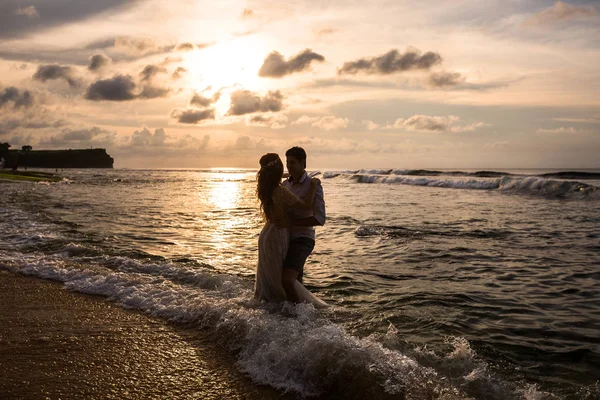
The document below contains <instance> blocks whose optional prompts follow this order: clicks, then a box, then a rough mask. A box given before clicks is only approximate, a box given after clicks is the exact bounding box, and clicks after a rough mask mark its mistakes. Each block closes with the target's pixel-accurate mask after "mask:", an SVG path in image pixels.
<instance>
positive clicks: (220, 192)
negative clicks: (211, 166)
mask: <svg viewBox="0 0 600 400" xmlns="http://www.w3.org/2000/svg"><path fill="white" fill-rule="evenodd" d="M228 175H231V176H227V177H225V178H223V179H222V180H215V181H214V182H212V187H211V189H210V192H209V194H208V200H209V202H210V203H211V204H213V205H214V206H215V207H216V208H218V209H221V210H227V209H231V208H234V207H235V206H237V204H238V202H239V200H240V199H239V197H240V182H239V180H240V179H241V178H242V177H244V175H243V174H228Z"/></svg>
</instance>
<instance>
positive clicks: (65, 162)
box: [4, 149, 114, 168]
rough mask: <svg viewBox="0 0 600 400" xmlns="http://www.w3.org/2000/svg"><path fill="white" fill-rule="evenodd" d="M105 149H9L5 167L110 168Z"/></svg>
mask: <svg viewBox="0 0 600 400" xmlns="http://www.w3.org/2000/svg"><path fill="white" fill-rule="evenodd" d="M113 163H114V160H113V158H112V157H111V156H109V155H108V153H106V149H80V150H77V149H75V150H71V149H69V150H31V151H21V150H9V151H8V156H7V159H6V164H5V166H4V167H5V168H13V167H14V166H15V165H17V166H18V168H23V167H25V166H27V167H31V168H112V167H113Z"/></svg>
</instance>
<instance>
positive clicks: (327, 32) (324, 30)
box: [313, 27, 337, 37]
mask: <svg viewBox="0 0 600 400" xmlns="http://www.w3.org/2000/svg"><path fill="white" fill-rule="evenodd" d="M336 32H337V29H335V28H331V27H326V28H320V29H318V28H315V29H313V33H314V34H315V35H316V36H317V37H322V36H327V35H331V34H334V33H336Z"/></svg>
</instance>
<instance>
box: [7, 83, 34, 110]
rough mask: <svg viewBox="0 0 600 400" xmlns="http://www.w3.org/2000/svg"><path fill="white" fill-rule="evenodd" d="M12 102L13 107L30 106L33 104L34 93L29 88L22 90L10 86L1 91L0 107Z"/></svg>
mask: <svg viewBox="0 0 600 400" xmlns="http://www.w3.org/2000/svg"><path fill="white" fill-rule="evenodd" d="M10 104H12V106H13V108H15V109H18V108H29V107H31V106H32V105H33V94H32V93H31V92H30V91H29V90H21V89H18V88H16V87H14V86H9V87H7V88H4V89H3V90H2V91H0V108H3V107H5V106H7V105H10Z"/></svg>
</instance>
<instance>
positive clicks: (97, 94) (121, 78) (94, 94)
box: [84, 66, 171, 101]
mask: <svg viewBox="0 0 600 400" xmlns="http://www.w3.org/2000/svg"><path fill="white" fill-rule="evenodd" d="M148 67H155V66H148ZM148 67H146V68H145V69H144V71H142V73H141V74H140V75H141V76H142V82H144V81H148V80H151V79H152V76H153V74H155V72H152V71H154V69H153V68H150V69H151V70H152V71H147V70H146V69H148ZM136 87H137V85H136V83H135V82H134V80H133V78H132V77H131V75H116V76H114V77H112V78H108V79H101V80H98V81H96V82H94V83H92V84H91V85H90V86H89V87H88V88H87V90H86V92H85V94H84V97H85V98H86V99H87V100H92V101H102V100H107V101H128V100H134V99H155V98H160V97H166V96H167V95H168V94H169V93H171V89H170V88H167V87H160V86H156V85H154V84H150V83H146V84H145V85H143V86H142V88H141V90H140V91H139V93H137V92H136Z"/></svg>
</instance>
